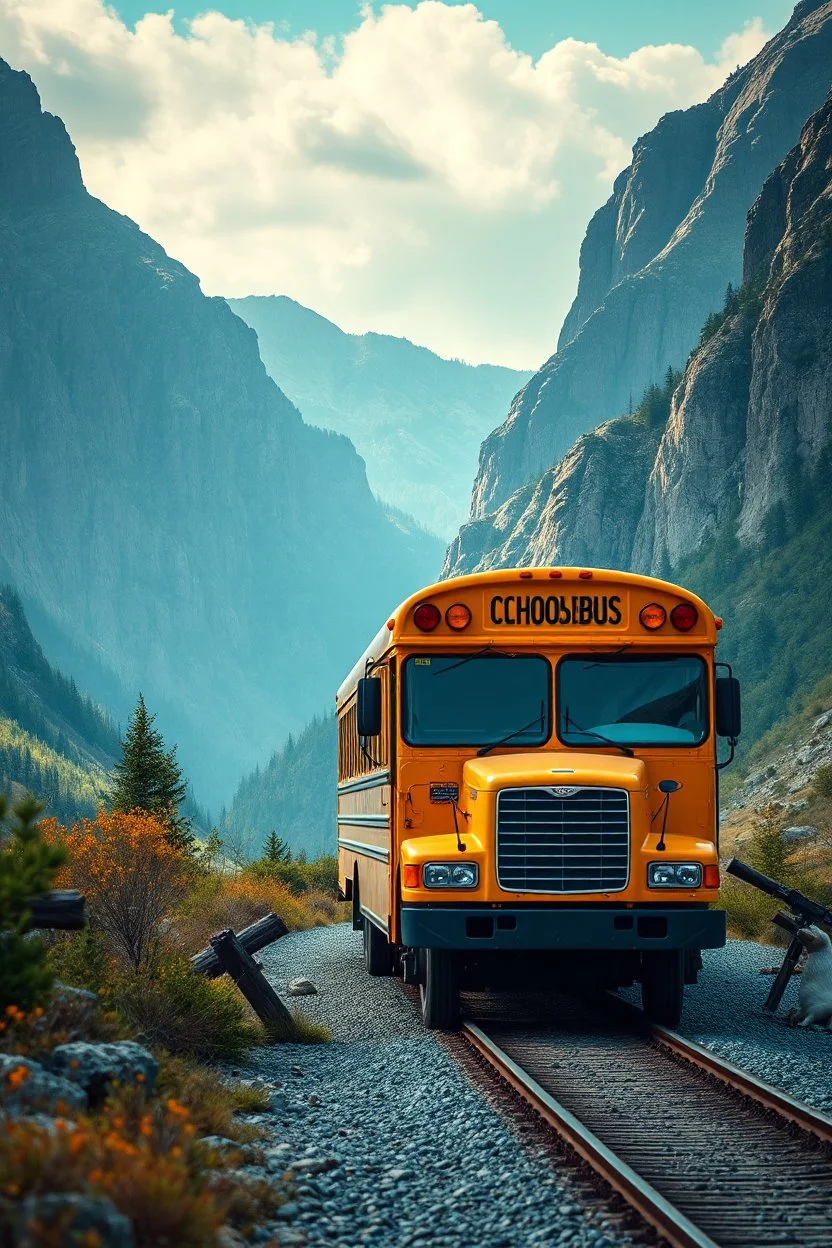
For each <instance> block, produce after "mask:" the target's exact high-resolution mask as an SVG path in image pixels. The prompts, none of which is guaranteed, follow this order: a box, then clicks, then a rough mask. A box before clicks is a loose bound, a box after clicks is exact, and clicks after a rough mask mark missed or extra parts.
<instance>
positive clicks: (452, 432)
mask: <svg viewBox="0 0 832 1248" xmlns="http://www.w3.org/2000/svg"><path fill="white" fill-rule="evenodd" d="M228 304H229V306H230V307H231V308H232V309H233V310H234V311H235V312H236V313H237V315H238V316H240V317H242V319H243V320H244V321H245V322H246V324H247V325H250V326H251V327H252V329H254V330H256V332H257V337H258V340H259V344H260V354H261V356H262V357H263V362H264V363H265V365H266V368H267V369H268V370H269V373H270V374H271V376H272V377H273V378H274V380H275V381H276V382H277V384H278V385H279V386H280V387H281V389H282V390H283V391H284V392H285V393H286V394H287V395H288V396H289V398H290V399H291V400H292V402H293V403H295V404H296V405H297V406H298V407H299V408H300V410H301V411H302V412H303V415H304V418H305V419H306V420H308V421H311V422H312V423H313V424H317V425H320V426H322V427H323V428H325V429H333V430H335V432H337V433H343V434H346V435H347V437H349V438H350V439H351V441H352V442H353V443H354V444H355V446H356V448H357V450H358V452H359V454H360V455H362V456H363V457H364V460H365V462H366V464H367V479H368V481H369V483H370V486H371V488H372V489H373V491H374V492H375V493H376V494H377V495H378V497H379V498H381V499H383V500H384V501H385V502H389V503H394V504H395V505H396V506H397V507H400V508H403V509H404V510H405V511H408V512H410V513H411V514H412V515H413V516H414V517H415V518H416V519H417V520H418V521H419V523H420V524H422V525H424V526H425V527H426V528H428V529H430V530H431V531H432V532H435V533H439V534H441V535H442V536H444V537H445V538H448V537H450V536H452V534H453V533H454V532H455V531H456V529H457V528H458V527H459V525H460V523H461V522H462V521H463V520H464V518H465V514H466V512H467V497H468V494H469V492H470V489H471V483H472V481H473V479H474V473H475V471H476V466H477V453H478V449H479V445H480V443H481V442H482V440H483V438H484V437H485V436H486V434H487V433H488V432H489V431H490V430H491V429H493V427H494V425H495V423H496V422H497V421H498V420H499V419H500V417H501V416H502V413H503V412H504V411H505V409H506V406H507V405H508V403H509V402H510V400H511V399H512V398H513V396H514V395H515V394H516V393H517V391H518V390H519V389H520V387H521V386H523V385H524V384H525V383H526V381H528V379H529V376H530V374H529V373H523V372H518V371H515V370H514V369H510V368H503V367H499V366H496V365H492V364H478V365H470V364H465V363H463V361H461V360H446V359H443V358H442V357H441V356H438V355H435V354H434V353H433V352H432V351H429V350H428V349H427V348H426V347H419V346H416V345H415V344H414V343H412V342H409V341H408V340H407V339H406V338H394V337H391V336H390V335H388V334H374V333H367V334H348V333H345V332H344V330H342V329H339V327H338V326H337V325H334V324H333V323H332V322H331V321H328V320H326V318H325V317H323V316H320V315H319V314H318V313H317V312H313V311H312V310H311V309H309V308H305V307H303V305H302V304H299V303H296V302H295V301H294V300H293V299H289V298H287V297H286V296H285V295H272V296H255V295H252V296H249V297H248V298H245V299H229V300H228Z"/></svg>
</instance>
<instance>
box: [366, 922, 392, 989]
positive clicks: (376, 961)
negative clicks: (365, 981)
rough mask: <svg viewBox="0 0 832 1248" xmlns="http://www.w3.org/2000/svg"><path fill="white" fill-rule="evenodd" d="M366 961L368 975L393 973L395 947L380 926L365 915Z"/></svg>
mask: <svg viewBox="0 0 832 1248" xmlns="http://www.w3.org/2000/svg"><path fill="white" fill-rule="evenodd" d="M364 963H365V965H366V967H367V974H368V975H374V976H377V975H392V974H393V947H392V945H391V944H390V941H389V940H388V939H387V937H386V936H385V934H384V932H382V931H381V929H380V928H378V927H376V925H375V923H371V922H370V920H369V919H368V918H367V917H366V915H365V917H364Z"/></svg>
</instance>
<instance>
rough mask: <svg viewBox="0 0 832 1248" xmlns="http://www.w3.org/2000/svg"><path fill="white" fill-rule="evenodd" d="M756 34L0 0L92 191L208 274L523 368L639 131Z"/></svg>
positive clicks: (543, 349) (215, 281) (16, 46)
mask: <svg viewBox="0 0 832 1248" xmlns="http://www.w3.org/2000/svg"><path fill="white" fill-rule="evenodd" d="M764 38H765V33H764V31H763V29H762V25H761V23H760V22H759V20H757V19H755V20H754V21H753V22H751V23H749V24H748V25H746V27H745V29H744V30H743V31H742V32H739V33H738V34H736V35H732V36H731V37H730V38H729V39H728V40H726V41H725V44H724V45H723V47H722V48H721V50H720V53H719V55H718V58H717V62H716V63H714V64H708V63H706V62H705V61H704V60H703V58H702V56H701V54H700V53H699V52H698V51H697V50H696V49H694V48H692V47H687V46H682V45H678V44H668V45H664V46H661V47H643V48H640V49H638V50H637V51H635V52H633V53H632V54H631V55H629V56H627V57H623V58H616V57H612V56H608V55H606V54H605V53H604V52H603V51H602V50H601V49H600V48H599V47H598V46H597V45H595V44H591V43H582V42H579V41H577V40H574V39H566V40H563V41H562V42H560V43H558V44H556V45H555V46H554V47H553V48H552V49H551V50H550V51H549V52H547V53H546V54H545V55H544V56H543V57H541V58H540V59H539V60H538V61H537V62H533V61H532V59H531V58H530V57H528V56H526V55H525V54H523V53H522V52H518V51H516V50H515V49H513V48H512V47H511V46H510V45H509V44H508V43H507V42H506V40H505V37H504V35H503V32H502V30H501V28H500V26H499V25H498V24H497V23H496V22H493V21H486V20H484V19H483V18H482V16H481V15H480V14H479V12H478V11H477V9H476V7H475V6H474V5H473V4H467V5H453V6H448V5H445V4H442V3H439V2H438V0H423V3H420V4H419V5H418V6H417V7H416V8H415V9H411V8H410V7H407V6H404V5H385V6H384V7H383V8H382V9H381V11H380V12H374V11H373V10H372V9H371V8H369V7H367V8H366V9H365V10H364V11H363V13H362V16H361V18H360V22H359V24H358V26H357V28H356V29H355V30H354V31H353V32H351V33H350V34H348V35H347V36H346V37H345V38H344V39H343V41H342V43H341V44H340V45H337V46H336V45H333V44H332V43H331V42H328V41H317V40H316V38H315V36H314V35H308V36H305V37H304V38H302V39H296V40H291V39H289V38H288V37H286V36H285V35H284V34H283V33H282V32H281V31H280V30H279V29H278V28H277V27H276V26H274V25H272V24H265V25H259V26H256V25H252V24H249V23H245V22H243V21H239V20H231V19H229V18H227V17H225V16H223V15H221V14H220V13H216V12H210V13H206V14H205V15H203V16H201V17H199V18H197V19H195V20H194V21H192V22H191V23H190V24H189V25H188V26H187V27H186V28H185V30H184V33H183V32H181V31H178V30H176V29H175V28H174V24H173V15H172V13H170V14H167V15H158V14H149V15H147V16H146V17H144V18H143V19H142V20H141V21H140V22H138V23H137V24H136V26H135V30H130V29H129V28H128V27H126V26H125V25H124V24H123V23H122V22H121V21H120V19H119V18H118V17H117V16H116V14H115V13H114V11H113V10H111V9H109V8H107V7H106V5H105V4H103V3H102V2H101V0H60V3H56V2H55V0H0V39H2V48H3V55H4V56H5V57H6V59H7V60H9V61H10V62H11V63H12V64H14V65H15V67H20V68H25V69H27V70H29V72H30V73H31V74H32V76H33V78H34V79H35V82H36V83H37V85H38V87H39V89H40V91H41V95H42V97H43V101H44V106H45V107H46V108H48V109H50V110H51V111H53V112H57V113H59V114H60V115H61V116H62V117H63V118H64V120H65V121H66V123H67V126H68V128H69V130H70V133H71V135H72V137H73V139H74V141H75V143H76V146H77V148H78V151H79V155H80V157H81V162H82V166H83V170H84V177H85V180H86V183H87V185H88V187H89V188H90V190H91V191H92V192H93V193H94V194H96V195H98V196H100V197H101V198H102V199H104V200H105V201H106V202H107V203H109V204H111V205H112V206H113V207H115V208H117V209H119V210H120V211H122V212H125V213H127V214H128V215H129V216H131V217H133V218H134V219H135V220H137V221H138V222H139V224H140V225H141V226H142V227H143V228H144V229H145V230H147V231H148V232H149V233H150V234H152V235H153V236H154V237H156V238H158V239H159V241H160V242H162V243H163V244H164V246H165V247H166V248H167V249H168V251H170V252H171V253H172V254H173V255H175V256H176V257H177V258H179V259H181V260H183V261H184V262H185V263H186V264H188V265H189V266H190V267H191V268H192V269H193V270H194V271H195V272H196V273H198V274H199V275H200V277H201V278H202V281H203V286H204V288H205V289H206V290H208V291H210V292H211V293H225V294H229V295H241V294H250V293H271V292H275V291H276V292H280V293H286V294H289V295H292V296H293V297H294V298H296V299H299V300H300V301H301V302H304V303H307V304H309V305H311V306H312V307H314V308H316V309H317V310H318V311H321V312H323V313H324V314H325V315H328V316H331V317H332V318H333V319H335V320H338V321H339V322H340V323H342V324H345V325H346V326H347V327H348V328H355V329H364V328H376V329H382V330H387V331H388V332H393V333H402V334H406V335H407V336H408V337H411V338H413V339H414V340H416V341H420V342H424V343H426V344H427V345H429V346H432V347H434V348H435V349H438V350H440V351H443V352H444V353H446V354H457V355H463V356H465V357H467V358H470V359H494V360H500V361H505V362H513V363H517V364H521V363H522V364H527V365H533V364H536V363H538V362H539V361H540V360H541V359H542V358H543V357H544V356H545V355H547V354H548V353H549V351H550V349H551V343H552V342H553V341H554V338H555V335H556V332H557V329H558V325H559V322H560V319H561V318H562V316H563V313H564V311H565V309H566V307H567V306H568V303H569V301H570V299H571V297H572V293H573V290H574V284H575V276H576V260H577V251H578V245H579V242H580V238H581V235H582V233H583V229H584V226H585V224H586V220H587V217H588V216H589V214H590V212H591V211H592V210H593V209H594V208H595V207H596V206H597V205H598V203H599V202H601V200H602V199H603V198H604V197H605V196H606V194H607V193H608V191H609V185H610V182H611V179H612V178H613V177H614V175H615V174H616V173H617V172H618V170H619V169H620V168H622V167H623V166H624V165H625V164H626V163H627V161H628V159H629V149H630V146H631V144H632V142H633V140H634V139H635V137H636V136H637V135H638V134H640V133H643V132H644V131H645V130H647V129H649V128H650V127H651V126H652V125H653V124H655V121H656V120H657V119H658V117H659V115H660V114H661V113H662V112H665V111H667V110H668V109H670V108H680V107H686V106H687V105H689V104H692V103H694V102H696V101H698V100H700V99H703V98H704V97H705V96H707V95H708V94H709V93H710V92H711V91H712V90H713V89H714V88H715V87H716V86H718V85H719V83H720V82H721V81H722V79H723V77H724V75H725V73H726V72H727V70H729V69H731V68H733V66H734V65H735V64H736V63H737V60H746V59H748V57H749V56H751V55H753V53H754V52H755V51H756V50H757V48H758V47H759V46H761V44H762V42H763V41H764Z"/></svg>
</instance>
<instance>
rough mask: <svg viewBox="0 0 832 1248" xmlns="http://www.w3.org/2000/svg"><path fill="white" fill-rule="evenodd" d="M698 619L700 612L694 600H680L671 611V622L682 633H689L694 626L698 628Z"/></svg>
mask: <svg viewBox="0 0 832 1248" xmlns="http://www.w3.org/2000/svg"><path fill="white" fill-rule="evenodd" d="M698 619H699V612H698V611H697V610H696V607H695V606H694V605H693V603H692V602H680V603H679V604H678V606H675V607H674V608H673V610H672V611H671V612H670V623H671V624H672V625H673V627H674V628H677V629H678V630H679V632H680V633H689V632H690V630H691V629H692V628H696V623H697V621H698Z"/></svg>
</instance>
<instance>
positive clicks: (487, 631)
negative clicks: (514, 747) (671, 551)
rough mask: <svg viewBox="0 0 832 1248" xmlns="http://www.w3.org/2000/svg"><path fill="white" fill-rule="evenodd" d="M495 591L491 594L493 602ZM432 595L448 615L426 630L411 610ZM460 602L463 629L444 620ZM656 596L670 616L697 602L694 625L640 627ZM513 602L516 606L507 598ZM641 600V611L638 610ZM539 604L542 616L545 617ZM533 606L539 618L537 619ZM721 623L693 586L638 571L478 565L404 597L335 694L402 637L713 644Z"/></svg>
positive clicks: (445, 641)
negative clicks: (483, 568)
mask: <svg viewBox="0 0 832 1248" xmlns="http://www.w3.org/2000/svg"><path fill="white" fill-rule="evenodd" d="M616 590H618V591H619V593H618V594H616V592H615V591H616ZM498 591H503V592H502V593H499V592H498ZM489 592H490V593H491V595H492V597H491V600H490V604H488V605H487V604H486V596H487V595H488V593H489ZM555 599H557V600H558V602H557V604H556V603H555V602H554V600H555ZM616 599H617V600H618V601H617V602H616V601H615V600H616ZM625 600H626V601H625ZM631 600H632V601H631ZM428 602H429V603H435V604H436V606H437V607H438V608H439V610H440V613H441V614H442V617H443V618H442V620H441V621H440V624H439V626H438V627H437V628H436V629H435V631H431V632H423V631H420V630H419V629H418V628H416V626H415V624H414V623H413V612H414V610H415V609H416V607H417V606H419V605H420V604H422V603H428ZM457 602H461V603H464V604H465V605H466V606H468V607H470V608H471V610H472V621H471V626H470V627H469V628H468V629H466V630H465V631H464V632H463V631H456V632H455V631H454V630H453V629H451V628H449V627H448V626H447V625H446V624H445V621H444V612H445V611H446V610H447V609H448V607H449V606H451V605H454V604H455V603H457ZM587 602H588V603H589V604H590V605H589V606H588V607H587V606H586V605H585V604H586V603H587ZM651 602H656V603H657V604H658V605H660V606H662V607H663V608H664V609H665V611H666V612H667V616H668V617H669V616H670V612H671V611H672V610H673V607H674V606H678V605H680V604H681V603H688V604H691V605H692V606H694V607H695V608H696V611H697V614H698V619H697V622H696V625H695V626H694V628H693V629H691V630H689V631H686V632H681V631H678V630H676V629H674V628H672V627H671V625H670V624H669V623H666V624H665V625H664V626H662V627H661V629H660V630H655V631H650V630H647V629H643V628H640V627H639V626H638V611H640V610H641V609H643V607H644V606H646V605H647V604H648V603H651ZM509 603H511V607H510V606H509V605H507V604H509ZM576 603H577V610H576V611H575V613H576V615H577V611H578V610H580V611H581V612H582V613H583V614H586V613H587V612H588V613H589V618H588V619H586V620H585V621H582V622H580V623H579V622H578V621H577V620H576V622H575V623H573V622H572V613H573V610H575V608H576ZM541 604H542V606H541ZM635 606H637V607H638V611H635V612H634V610H633V608H634V607H635ZM512 608H513V609H512ZM518 610H519V612H520V614H521V615H522V614H525V615H526V621H525V622H518V621H517V619H516V613H517V611H518ZM541 611H542V613H543V618H539V617H540V615H541ZM532 613H534V614H535V615H537V616H538V618H537V619H533V618H532ZM506 615H509V616H512V615H514V616H515V618H514V619H511V618H509V619H506ZM616 617H617V618H616ZM602 620H603V623H602V622H601V621H602ZM595 625H597V626H598V627H595ZM721 626H722V621H721V620H718V619H717V617H716V616H715V615H714V614H713V612H712V611H711V609H710V607H708V605H707V603H705V602H703V601H702V599H701V598H699V597H698V596H697V595H696V594H693V593H691V592H690V590H687V589H684V588H683V587H682V586H680V585H674V584H673V583H672V582H670V581H663V580H660V579H658V578H657V577H653V576H642V575H640V574H639V573H637V572H619V571H616V570H614V569H611V568H577V567H575V568H552V567H546V568H497V569H495V570H494V571H490V572H474V573H471V574H470V575H469V576H457V577H453V578H451V579H449V580H447V581H438V582H436V583H435V584H434V585H427V586H425V588H423V589H420V590H419V591H418V592H417V593H415V594H411V596H410V597H409V598H406V599H405V600H404V602H402V603H400V604H399V606H398V607H396V609H395V611H393V612H391V614H390V617H389V619H388V620H387V622H386V624H384V625H382V627H381V628H380V629H379V631H378V633H377V634H376V636H375V637H374V638H373V640H372V641H371V642H370V644H369V646H368V647H367V649H366V650H365V651H364V653H363V654H362V655H361V657H360V659H359V660H358V662H357V663H356V664H355V666H354V667H353V668H352V670H351V671H350V673H349V675H348V676H347V677H346V679H345V680H344V681H343V683H342V685H341V687H340V688H339V690H338V693H337V695H336V701H341V700H343V699H344V698H345V697H347V695H348V694H349V693H351V692H352V690H353V689H354V688H355V686H356V684H357V682H358V680H359V678H360V677H361V676H363V675H364V672H365V670H366V667H367V664H368V663H374V662H376V661H377V660H378V659H380V658H381V657H382V655H384V654H385V653H386V652H387V651H388V650H389V649H391V648H392V647H393V646H396V645H399V644H402V643H408V644H418V645H428V646H436V645H440V646H448V645H449V644H455V645H460V644H464V645H473V646H476V645H477V644H479V645H506V644H512V645H538V646H539V645H541V643H543V644H549V645H551V644H552V643H553V642H557V641H560V640H562V641H563V642H564V643H566V644H569V645H576V646H580V645H581V644H582V643H584V644H585V643H588V642H589V641H590V639H591V644H592V645H593V646H595V645H597V644H598V641H599V640H601V639H603V640H605V641H609V643H610V646H611V647H612V648H614V647H615V645H616V644H618V645H620V644H621V642H622V640H623V639H632V637H633V635H634V634H635V635H636V636H638V637H639V639H641V638H642V637H643V639H644V640H645V641H647V640H648V639H649V640H650V641H651V642H652V643H653V644H655V645H656V646H657V647H663V646H668V645H671V646H679V645H680V644H683V643H685V642H687V643H690V644H696V645H700V646H713V645H714V644H715V643H716V633H717V629H718V628H720V627H721ZM599 630H603V631H599Z"/></svg>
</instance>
